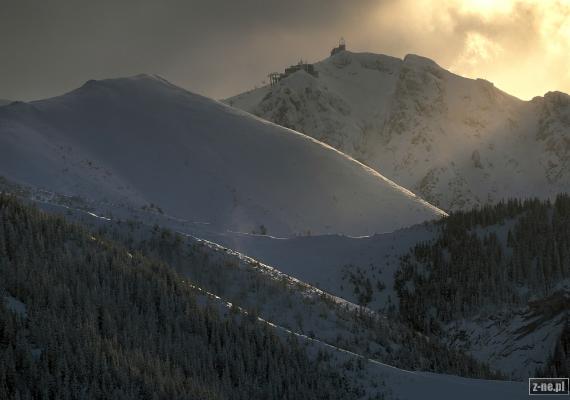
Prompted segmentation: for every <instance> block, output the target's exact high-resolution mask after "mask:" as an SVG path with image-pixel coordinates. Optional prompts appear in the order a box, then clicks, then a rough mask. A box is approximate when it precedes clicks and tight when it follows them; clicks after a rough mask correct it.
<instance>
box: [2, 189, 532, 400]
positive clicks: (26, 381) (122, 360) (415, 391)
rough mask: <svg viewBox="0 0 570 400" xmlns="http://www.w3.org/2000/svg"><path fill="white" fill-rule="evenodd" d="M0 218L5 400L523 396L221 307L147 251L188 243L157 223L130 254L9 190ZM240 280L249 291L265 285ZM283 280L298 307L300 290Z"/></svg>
mask: <svg viewBox="0 0 570 400" xmlns="http://www.w3.org/2000/svg"><path fill="white" fill-rule="evenodd" d="M0 222H1V224H0V244H1V246H0V263H2V264H3V265H4V267H3V268H0V277H1V278H2V279H0V322H1V324H0V349H1V350H2V353H1V354H2V357H0V383H1V384H0V395H1V397H2V398H32V397H33V398H35V397H49V398H78V397H81V398H86V399H108V398H121V399H123V398H124V399H130V398H136V399H139V398H152V399H200V400H202V399H218V398H220V399H242V398H248V399H257V398H260V399H268V400H269V399H300V398H302V399H337V398H338V399H343V400H349V399H362V400H364V399H386V400H388V399H390V400H396V399H399V400H416V399H422V398H426V396H427V397H429V398H434V397H438V398H441V399H455V398H462V399H469V400H471V399H473V400H475V399H479V398H483V397H484V398H487V399H503V400H507V399H508V400H510V399H513V400H514V399H518V398H521V396H523V395H524V393H525V390H526V387H525V385H524V384H519V383H514V382H499V381H485V380H475V379H464V378H458V377H454V376H449V375H438V374H430V373H421V372H410V371H405V370H400V369H397V368H394V367H392V366H389V365H386V364H382V363H380V362H378V361H374V360H367V359H365V358H363V357H361V356H359V355H358V354H354V353H351V352H349V351H346V350H342V349H339V348H336V347H334V346H331V345H327V344H325V343H323V342H321V341H319V340H316V339H311V338H309V337H307V336H305V335H302V334H298V333H293V332H291V331H288V330H286V329H283V328H282V327H280V326H277V325H275V324H270V323H267V322H264V321H263V320H261V319H258V318H255V316H254V315H251V314H249V315H247V314H245V313H244V312H243V310H241V309H240V307H236V306H235V303H234V304H233V305H230V308H228V304H227V303H226V302H225V301H224V300H222V299H221V298H219V297H217V296H215V295H214V294H207V295H205V291H204V290H203V289H201V288H200V287H198V286H196V282H195V281H192V280H189V279H188V277H183V276H181V275H179V274H176V273H175V272H174V271H173V270H172V269H170V268H169V267H167V265H166V264H165V263H164V262H163V260H162V258H161V259H160V260H159V259H157V258H154V257H152V256H151V257H149V255H148V253H155V251H154V250H152V249H153V248H155V245H157V246H158V247H156V249H159V251H160V252H164V251H166V252H170V251H171V250H173V249H176V247H178V248H181V246H182V241H180V240H177V239H176V238H175V237H173V236H172V235H171V234H170V235H167V232H166V231H161V230H159V229H158V228H157V229H156V231H155V233H156V237H155V238H153V239H150V241H149V240H147V239H148V238H147V239H143V242H146V245H145V246H144V247H145V248H144V249H143V248H141V250H142V251H134V250H132V249H129V250H127V249H126V248H124V247H122V245H120V244H117V243H116V242H114V241H112V240H109V238H108V237H107V235H105V236H99V235H98V234H93V233H91V232H89V231H87V230H85V229H84V228H81V227H79V226H76V225H70V224H68V223H66V222H65V221H64V220H63V219H62V218H57V217H53V216H48V215H46V214H44V213H40V212H38V211H36V210H34V209H31V208H29V207H26V206H23V205H22V204H20V203H18V202H17V201H15V200H14V198H12V197H8V196H3V195H0ZM119 225H123V226H125V227H127V226H128V224H124V223H123V224H118V225H117V226H119ZM131 233H134V232H132V231H131ZM120 236H122V234H120ZM136 236H137V234H136V233H135V234H134V235H133V236H125V237H124V239H125V240H126V241H127V242H131V243H134V242H136V241H137V240H139V239H136ZM153 243H154V244H153ZM145 253H146V254H145ZM155 254H156V253H155ZM180 254H183V253H180ZM156 255H157V254H156ZM167 258H168V257H167ZM186 261H188V262H186V263H185V264H186V265H185V268H187V269H192V270H194V271H195V272H198V271H200V270H202V272H203V274H202V275H201V277H200V274H198V277H199V279H202V280H204V278H206V275H208V274H210V275H211V272H209V271H210V268H211V267H213V268H214V270H215V272H214V273H215V274H217V275H216V279H217V280H218V281H220V280H223V279H224V278H227V279H230V280H231V278H234V277H238V276H239V275H243V278H245V277H246V276H247V275H250V278H253V276H251V274H250V273H248V272H247V271H245V270H243V269H242V267H238V266H233V267H232V265H230V264H228V263H227V261H229V260H228V259H227V258H221V259H217V257H216V256H215V255H214V254H212V255H211V256H210V257H191V258H190V259H188V260H186ZM170 262H172V260H170ZM230 270H233V272H230ZM240 271H241V272H240ZM250 272H253V271H251V270H250ZM206 280H207V279H206ZM247 280H248V282H246V284H245V285H243V288H244V289H246V288H247V293H249V295H250V296H256V295H259V292H260V291H261V292H263V291H264V286H265V285H267V284H271V283H270V282H269V280H266V279H262V278H261V277H257V278H254V279H247ZM278 283H279V282H278V281H274V284H273V286H274V287H277V286H280V289H278V290H277V292H281V293H285V292H290V294H291V300H293V303H292V306H293V307H296V305H294V304H295V302H296V300H295V296H296V295H298V294H299V293H301V292H300V291H298V290H299V288H295V287H289V288H288V287H287V285H286V284H283V283H285V282H281V285H278ZM224 288H225V286H224ZM252 289H253V290H252ZM318 298H320V296H318V295H315V296H314V300H317V299H318ZM306 300H308V301H307V302H306V303H307V304H308V305H310V304H313V303H314V304H315V305H316V306H317V307H318V308H319V309H320V311H319V312H318V313H316V312H313V314H314V315H315V316H316V314H320V313H323V312H326V311H325V310H326V306H325V307H324V308H323V306H324V304H323V303H329V305H330V301H327V302H325V301H324V300H325V299H324V298H321V300H322V301H321V304H317V303H318V301H317V302H316V303H315V302H314V300H311V299H310V298H307V299H306ZM347 311H348V310H347ZM307 317H309V318H310V315H307ZM404 339H405V338H402V340H404ZM404 343H405V342H404ZM407 345H409V344H407ZM413 345H414V343H412V346H413ZM394 350H398V348H396V347H395V348H394ZM409 356H410V358H411V359H412V358H415V357H417V356H418V354H417V352H416V351H413V352H409ZM422 357H423V355H420V358H422ZM425 361H427V360H425ZM441 366H442V365H441V364H439V363H438V362H433V365H432V367H433V368H440V367H441ZM473 372H474V371H471V373H473Z"/></svg>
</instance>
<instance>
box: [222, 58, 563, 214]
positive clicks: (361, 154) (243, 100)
mask: <svg viewBox="0 0 570 400" xmlns="http://www.w3.org/2000/svg"><path fill="white" fill-rule="evenodd" d="M315 69H316V70H317V71H318V74H319V76H318V78H315V77H313V76H311V75H309V74H307V73H304V72H298V73H295V74H292V75H290V76H288V77H286V78H284V79H282V80H281V81H280V82H279V83H278V84H277V85H275V86H274V87H270V86H265V87H262V88H259V89H256V90H252V91H250V92H246V93H243V94H241V95H238V96H235V97H232V98H230V99H228V100H226V101H227V103H228V104H231V105H233V106H235V107H238V108H242V109H244V110H246V111H248V112H251V113H253V114H255V115H258V116H260V117H262V118H265V119H268V120H270V121H273V122H275V123H277V124H280V125H283V126H287V127H290V128H292V129H296V130H298V131H300V132H303V133H305V134H307V135H310V136H312V137H314V138H316V139H318V140H321V141H323V142H325V143H328V144H330V145H331V146H334V147H335V148H338V149H340V150H341V151H343V152H345V153H347V154H349V155H351V156H353V157H354V158H356V159H358V160H360V161H362V162H363V163H365V164H367V165H369V166H371V167H372V168H374V169H377V170H379V171H382V173H383V174H385V175H386V176H387V177H389V178H390V179H393V180H395V181H396V182H398V183H399V184H401V185H403V186H405V187H407V188H409V189H410V190H412V191H415V192H416V193H418V194H419V195H420V196H422V197H423V198H425V199H426V200H428V201H429V202H431V203H432V204H435V205H437V206H438V207H441V208H442V209H444V210H447V211H449V210H458V209H468V208H470V207H472V206H475V205H480V204H485V203H488V202H496V201H497V200H500V199H503V198H513V197H516V198H521V197H531V196H538V197H541V198H549V197H552V196H553V195H555V194H557V193H559V192H564V191H567V190H569V188H570V97H569V96H568V95H566V94H564V93H559V92H553V93H547V94H546V95H545V96H544V97H537V98H535V99H533V100H532V101H522V100H519V99H517V98H515V97H512V96H510V95H508V94H506V93H504V92H502V91H501V90H499V89H497V88H495V87H494V86H493V84H492V83H490V82H488V81H485V80H482V79H477V80H472V79H467V78H463V77H460V76H457V75H455V74H452V73H450V72H449V71H446V70H445V69H443V68H441V67H440V66H438V65H437V64H436V63H435V62H433V61H432V60H429V59H426V58H423V57H420V56H416V55H408V56H406V57H405V58H404V59H403V60H401V59H398V58H394V57H389V56H385V55H378V54H370V53H351V52H349V51H342V52H339V53H337V54H336V55H334V56H332V57H330V58H327V59H325V60H323V61H321V62H319V63H316V64H315Z"/></svg>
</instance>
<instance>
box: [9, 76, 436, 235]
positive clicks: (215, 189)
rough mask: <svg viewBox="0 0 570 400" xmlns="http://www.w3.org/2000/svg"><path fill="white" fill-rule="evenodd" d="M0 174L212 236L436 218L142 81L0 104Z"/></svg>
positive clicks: (337, 165) (418, 203)
mask: <svg viewBox="0 0 570 400" xmlns="http://www.w3.org/2000/svg"><path fill="white" fill-rule="evenodd" d="M0 175H4V176H5V177H7V178H8V179H11V180H13V181H16V182H20V183H25V184H28V185H32V186H36V187H40V188H46V189H49V190H53V191H56V192H59V193H65V194H68V195H77V196H81V197H84V198H87V199H90V200H96V201H99V202H106V203H107V204H112V205H120V204H130V205H134V206H136V207H147V208H150V209H153V210H156V211H157V212H164V213H167V214H169V215H173V216H176V217H178V218H181V219H186V220H190V221H200V222H204V223H208V224H210V225H211V226H213V227H216V229H220V230H223V229H231V230H238V231H247V232H251V231H252V230H259V231H267V232H270V233H275V234H280V235H289V234H298V233H303V234H306V233H308V232H310V233H323V232H343V233H346V234H351V235H362V234H369V233H373V232H384V231H391V230H394V229H397V228H399V227H402V226H406V225H410V224H414V223H417V222H419V221H424V220H427V219H433V218H436V217H438V216H440V215H441V214H442V212H441V211H440V210H439V209H437V208H435V207H433V206H431V205H429V204H427V203H426V202H425V201H423V200H421V199H419V198H418V197H416V196H415V195H414V194H412V193H411V192H409V191H407V190H405V189H403V188H402V187H400V186H398V185H397V184H395V183H393V182H391V181H389V180H387V179H386V178H384V177H383V176H381V175H380V174H378V173H377V172H375V171H373V170H371V169H370V168H368V167H365V166H364V165H362V164H360V163H359V162H357V161H355V160H353V159H351V158H350V157H348V156H346V155H344V154H342V153H340V152H338V151H337V150H335V149H333V148H331V147H329V146H327V145H325V144H323V143H320V142H318V141H316V140H314V139H312V138H310V137H308V136H305V135H303V134H300V133H297V132H294V131H292V130H289V129H285V128H282V127H279V126H276V125H274V124H272V123H269V122H265V121H262V120H260V119H258V118H256V117H253V116H251V115H249V114H247V113H245V112H243V111H241V110H237V109H233V108H231V107H229V106H227V105H225V104H222V103H219V102H216V101H213V100H210V99H207V98H204V97H201V96H198V95H195V94H192V93H190V92H187V91H185V90H183V89H180V88H178V87H176V86H174V85H172V84H170V83H168V82H166V81H165V80H163V79H161V78H159V77H152V76H147V75H139V76H136V77H132V78H121V79H112V80H103V81H89V82H87V83H86V84H85V85H84V86H82V87H81V88H79V89H77V90H75V91H73V92H70V93H68V94H66V95H63V96H60V97H56V98H52V99H48V100H42V101H36V102H30V103H15V104H12V105H9V106H6V107H2V109H1V110H0Z"/></svg>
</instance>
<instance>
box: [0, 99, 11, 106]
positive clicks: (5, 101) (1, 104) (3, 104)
mask: <svg viewBox="0 0 570 400" xmlns="http://www.w3.org/2000/svg"><path fill="white" fill-rule="evenodd" d="M10 103H11V101H10V100H4V99H0V107H2V106H5V105H7V104H10Z"/></svg>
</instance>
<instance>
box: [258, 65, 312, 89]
mask: <svg viewBox="0 0 570 400" xmlns="http://www.w3.org/2000/svg"><path fill="white" fill-rule="evenodd" d="M301 70H303V71H305V72H306V73H308V74H310V75H312V76H314V77H315V78H318V77H319V72H318V71H317V70H315V66H314V65H313V64H309V63H308V62H306V61H303V59H301V60H299V62H298V63H297V64H295V65H290V66H289V67H287V68H285V72H283V73H279V72H272V73H270V74H269V75H268V77H269V83H270V84H271V86H275V85H276V84H277V83H279V81H280V80H281V79H283V78H286V77H288V76H289V75H291V74H294V73H295V72H297V71H301Z"/></svg>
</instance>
